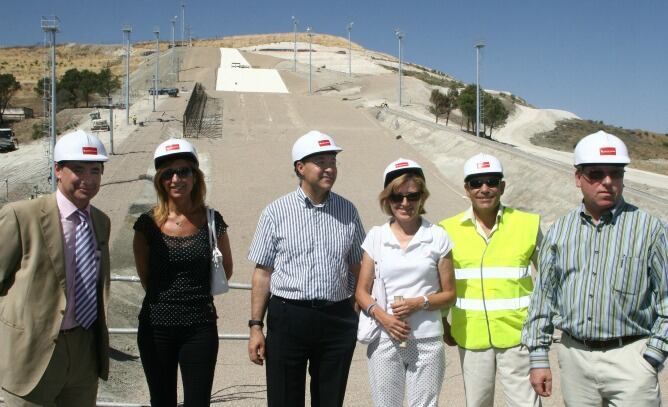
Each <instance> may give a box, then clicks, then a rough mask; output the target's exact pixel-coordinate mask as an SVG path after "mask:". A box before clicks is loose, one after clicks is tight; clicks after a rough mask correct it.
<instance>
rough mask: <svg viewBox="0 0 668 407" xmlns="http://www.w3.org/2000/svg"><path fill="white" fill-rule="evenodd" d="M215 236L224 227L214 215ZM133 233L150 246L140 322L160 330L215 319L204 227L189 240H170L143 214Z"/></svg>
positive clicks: (175, 238)
mask: <svg viewBox="0 0 668 407" xmlns="http://www.w3.org/2000/svg"><path fill="white" fill-rule="evenodd" d="M215 223H216V236H218V237H220V236H222V235H223V234H224V233H225V232H226V231H227V224H226V223H225V221H224V220H223V217H222V215H221V214H220V213H218V211H215ZM134 229H135V230H136V231H137V232H139V233H141V234H143V235H144V237H145V238H146V241H147V242H148V246H149V278H148V286H147V288H146V296H145V297H144V302H143V304H142V307H141V311H140V312H139V320H140V321H142V322H148V323H151V324H152V325H161V326H193V325H200V324H205V323H208V322H212V321H215V320H216V319H217V318H218V316H217V315H216V309H215V307H214V306H213V297H212V296H211V283H210V277H211V270H210V264H211V251H212V250H211V247H210V246H209V235H208V233H209V230H208V227H207V225H206V224H204V226H203V227H202V228H200V229H199V231H198V232H197V233H195V234H194V235H191V236H183V237H176V236H169V235H166V234H164V233H162V232H161V231H160V229H159V228H158V226H157V225H156V224H155V221H154V219H153V214H152V211H149V212H146V213H144V214H142V215H141V216H140V217H139V219H137V221H136V222H135V224H134Z"/></svg>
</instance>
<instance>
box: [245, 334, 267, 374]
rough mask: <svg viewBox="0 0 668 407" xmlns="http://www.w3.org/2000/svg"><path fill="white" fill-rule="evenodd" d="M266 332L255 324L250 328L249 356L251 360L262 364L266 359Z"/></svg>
mask: <svg viewBox="0 0 668 407" xmlns="http://www.w3.org/2000/svg"><path fill="white" fill-rule="evenodd" d="M264 352H265V348H264V333H262V328H261V327H259V326H254V327H252V328H251V330H250V339H249V340H248V357H249V358H250V360H251V362H253V363H255V364H256V365H260V366H262V365H263V364H264V359H265V355H264Z"/></svg>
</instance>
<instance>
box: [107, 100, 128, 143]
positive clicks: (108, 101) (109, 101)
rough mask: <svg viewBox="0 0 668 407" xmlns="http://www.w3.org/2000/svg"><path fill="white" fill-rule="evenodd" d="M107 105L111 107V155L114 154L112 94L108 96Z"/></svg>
mask: <svg viewBox="0 0 668 407" xmlns="http://www.w3.org/2000/svg"><path fill="white" fill-rule="evenodd" d="M107 107H108V108H109V147H111V155H114V104H113V102H112V100H111V96H109V97H108V98H107ZM126 110H127V109H126Z"/></svg>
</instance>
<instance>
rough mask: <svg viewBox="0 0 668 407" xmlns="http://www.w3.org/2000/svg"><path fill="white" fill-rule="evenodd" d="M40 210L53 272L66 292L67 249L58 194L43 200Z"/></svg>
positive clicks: (45, 242)
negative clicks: (57, 198)
mask: <svg viewBox="0 0 668 407" xmlns="http://www.w3.org/2000/svg"><path fill="white" fill-rule="evenodd" d="M40 206H41V210H40V223H41V225H42V238H43V239H44V245H45V246H46V252H47V254H48V255H49V258H50V259H51V264H52V266H53V271H54V272H55V273H56V276H58V281H59V282H60V285H61V287H62V288H63V290H66V283H65V247H64V244H63V233H62V230H61V229H62V228H61V225H60V213H59V212H58V203H57V202H56V194H51V195H50V196H48V197H45V198H42V204H41V205H40Z"/></svg>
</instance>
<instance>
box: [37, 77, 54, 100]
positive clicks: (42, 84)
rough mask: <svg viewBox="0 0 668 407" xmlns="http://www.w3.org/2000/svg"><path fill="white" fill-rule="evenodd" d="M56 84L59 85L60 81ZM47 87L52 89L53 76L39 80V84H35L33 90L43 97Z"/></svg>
mask: <svg viewBox="0 0 668 407" xmlns="http://www.w3.org/2000/svg"><path fill="white" fill-rule="evenodd" d="M56 86H58V82H56ZM45 87H47V88H49V90H50V89H51V78H49V77H48V76H45V77H43V78H40V79H39V80H38V81H37V84H35V87H34V88H32V90H33V91H34V92H35V93H36V94H37V96H39V97H43V96H44V88H45Z"/></svg>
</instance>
